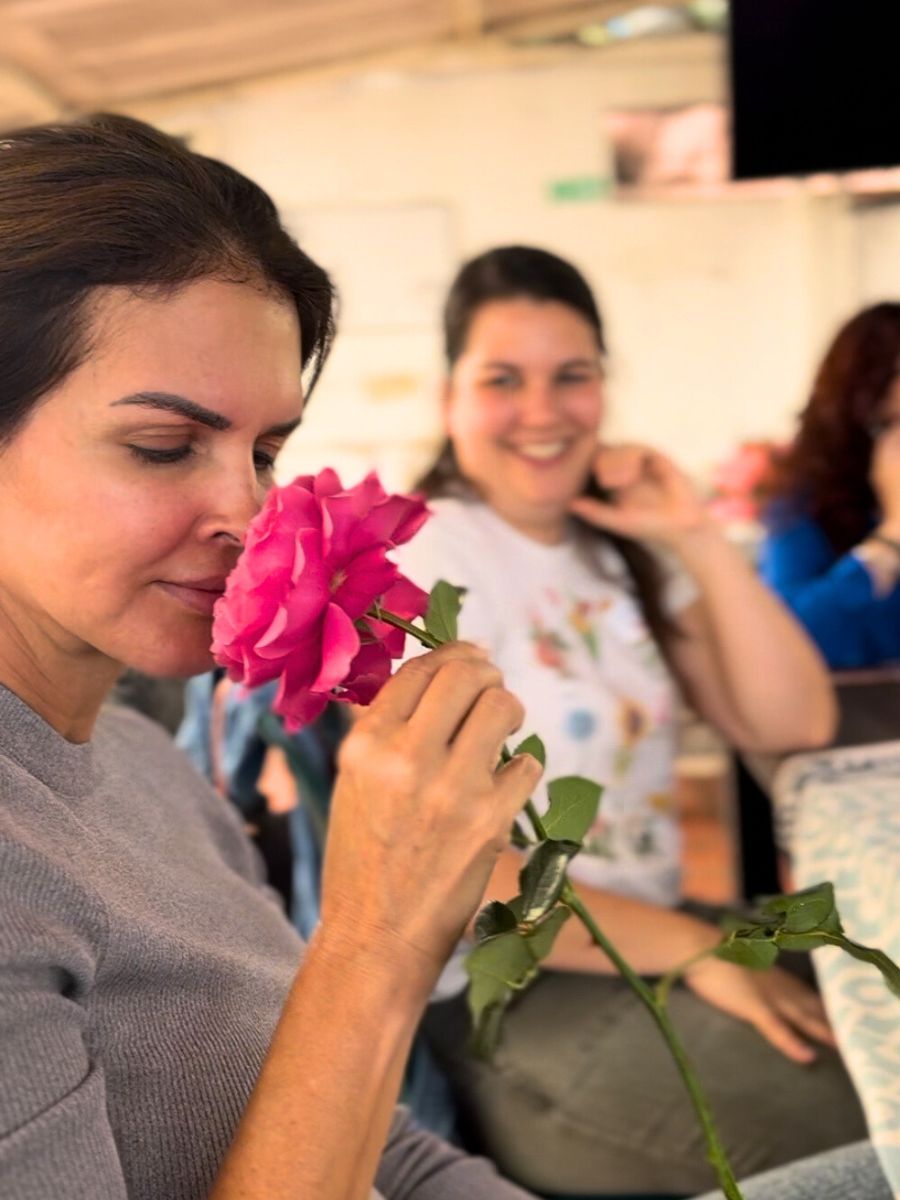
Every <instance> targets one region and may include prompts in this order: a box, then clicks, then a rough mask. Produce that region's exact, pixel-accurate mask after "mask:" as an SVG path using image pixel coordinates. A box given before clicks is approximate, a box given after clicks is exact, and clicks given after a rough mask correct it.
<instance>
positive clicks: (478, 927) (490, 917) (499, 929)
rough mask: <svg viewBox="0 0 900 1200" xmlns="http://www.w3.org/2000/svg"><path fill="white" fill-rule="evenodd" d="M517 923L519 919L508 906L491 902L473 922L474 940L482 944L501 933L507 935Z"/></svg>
mask: <svg viewBox="0 0 900 1200" xmlns="http://www.w3.org/2000/svg"><path fill="white" fill-rule="evenodd" d="M518 923H519V918H518V917H517V916H516V914H515V913H514V912H513V910H512V909H511V908H510V907H509V906H508V905H506V904H503V903H502V902H501V901H500V900H492V901H491V902H490V904H487V905H485V907H484V908H483V909H482V910H481V912H480V913H479V914H478V918H477V919H476V921H475V939H476V941H479V942H484V941H486V940H487V939H488V938H491V937H497V936H498V935H499V934H501V933H509V932H510V930H513V929H515V928H516V926H517V925H518Z"/></svg>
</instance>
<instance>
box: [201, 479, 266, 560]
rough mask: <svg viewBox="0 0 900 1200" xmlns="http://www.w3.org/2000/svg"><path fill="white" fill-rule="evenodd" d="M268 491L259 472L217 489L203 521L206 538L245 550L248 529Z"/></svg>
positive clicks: (230, 481) (221, 484)
mask: <svg viewBox="0 0 900 1200" xmlns="http://www.w3.org/2000/svg"><path fill="white" fill-rule="evenodd" d="M265 493H266V488H265V487H263V486H262V484H261V483H260V480H259V478H258V476H257V475H256V473H255V472H253V473H249V472H248V473H247V474H246V475H242V476H241V478H239V479H231V480H229V481H227V482H221V481H220V483H219V486H218V487H214V493H213V496H212V498H211V502H210V504H209V508H208V511H207V514H206V515H205V516H204V518H203V521H202V535H203V537H204V538H209V539H215V540H216V541H220V542H223V543H225V544H227V545H232V546H243V544H244V540H245V539H246V536H247V527H248V526H249V524H250V522H251V521H252V520H253V518H254V517H255V516H256V514H257V513H258V512H259V510H260V508H261V507H262V503H263V500H264V499H265Z"/></svg>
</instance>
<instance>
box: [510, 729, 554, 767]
mask: <svg viewBox="0 0 900 1200" xmlns="http://www.w3.org/2000/svg"><path fill="white" fill-rule="evenodd" d="M516 754H530V755H531V757H532V758H536V759H537V760H538V762H539V763H540V764H541V766H542V767H545V766H546V765H547V751H546V750H545V749H544V743H543V742H542V741H541V739H540V738H539V737H538V735H537V734H536V733H532V734H530V735H529V736H528V737H527V738H526V739H525V741H524V742H519V744H518V746H516V748H515V750H513V755H516Z"/></svg>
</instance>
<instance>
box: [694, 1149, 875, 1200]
mask: <svg viewBox="0 0 900 1200" xmlns="http://www.w3.org/2000/svg"><path fill="white" fill-rule="evenodd" d="M741 1191H742V1192H743V1193H744V1200H891V1197H892V1196H893V1193H892V1191H891V1189H890V1187H889V1186H888V1182H887V1180H886V1179H885V1177H884V1175H883V1174H882V1172H881V1168H880V1167H879V1165H878V1159H877V1158H876V1157H875V1151H874V1150H873V1149H872V1147H871V1146H870V1145H869V1144H868V1142H859V1143H858V1144H857V1145H855V1146H845V1147H842V1148H841V1149H839V1150H832V1151H830V1153H828V1154H821V1155H819V1156H817V1157H816V1158H809V1159H804V1161H803V1162H799V1163H794V1164H793V1165H792V1166H790V1167H782V1168H781V1169H780V1170H778V1171H767V1172H766V1174H765V1175H757V1177H756V1178H755V1179H748V1180H747V1182H746V1183H742V1184H741ZM721 1195H722V1193H721V1192H709V1194H708V1195H706V1196H702V1197H701V1198H700V1200H721Z"/></svg>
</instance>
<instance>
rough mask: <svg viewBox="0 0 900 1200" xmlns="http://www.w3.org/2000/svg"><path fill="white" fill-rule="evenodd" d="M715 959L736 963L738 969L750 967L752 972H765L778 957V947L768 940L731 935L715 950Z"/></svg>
mask: <svg viewBox="0 0 900 1200" xmlns="http://www.w3.org/2000/svg"><path fill="white" fill-rule="evenodd" d="M715 954H716V958H722V959H724V960H725V962H730V963H736V964H737V965H738V966H739V967H750V968H751V969H752V970H754V971H767V970H768V969H769V967H771V966H772V964H773V963H774V962H775V959H776V958H777V957H778V947H777V946H776V945H775V943H774V941H772V940H771V939H770V938H766V939H763V938H754V937H750V936H748V937H741V936H739V935H738V934H734V933H733V934H732V935H731V936H730V937H729V938H728V940H727V941H725V942H723V943H722V944H721V946H717V947H716V950H715Z"/></svg>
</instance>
